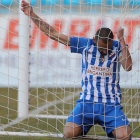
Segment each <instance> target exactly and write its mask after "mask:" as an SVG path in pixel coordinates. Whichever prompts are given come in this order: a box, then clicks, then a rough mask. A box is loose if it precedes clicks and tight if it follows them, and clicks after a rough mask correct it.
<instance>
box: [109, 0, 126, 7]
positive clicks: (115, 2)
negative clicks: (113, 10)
mask: <svg viewBox="0 0 140 140" xmlns="http://www.w3.org/2000/svg"><path fill="white" fill-rule="evenodd" d="M112 2H113V3H112ZM112 4H113V6H122V5H124V4H125V1H124V0H113V1H112V0H107V5H112Z"/></svg>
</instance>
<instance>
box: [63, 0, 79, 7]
mask: <svg viewBox="0 0 140 140" xmlns="http://www.w3.org/2000/svg"><path fill="white" fill-rule="evenodd" d="M63 2H64V5H66V6H68V5H73V6H78V5H79V3H80V0H71V1H70V0H64V1H63Z"/></svg>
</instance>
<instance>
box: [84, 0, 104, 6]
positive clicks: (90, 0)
mask: <svg viewBox="0 0 140 140" xmlns="http://www.w3.org/2000/svg"><path fill="white" fill-rule="evenodd" d="M101 3H102V0H85V4H87V5H91V4H92V5H96V4H97V5H100V4H101Z"/></svg>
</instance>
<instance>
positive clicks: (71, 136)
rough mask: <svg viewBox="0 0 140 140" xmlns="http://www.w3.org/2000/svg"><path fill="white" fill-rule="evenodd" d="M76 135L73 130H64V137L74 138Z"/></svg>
mask: <svg viewBox="0 0 140 140" xmlns="http://www.w3.org/2000/svg"><path fill="white" fill-rule="evenodd" d="M73 137H74V133H73V132H70V131H67V132H64V138H67V139H69V138H73Z"/></svg>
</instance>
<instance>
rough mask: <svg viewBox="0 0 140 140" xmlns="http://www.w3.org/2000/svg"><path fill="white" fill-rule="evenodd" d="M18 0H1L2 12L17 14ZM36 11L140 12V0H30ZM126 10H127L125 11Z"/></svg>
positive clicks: (57, 12)
mask: <svg viewBox="0 0 140 140" xmlns="http://www.w3.org/2000/svg"><path fill="white" fill-rule="evenodd" d="M18 3H19V1H18V0H0V14H7V13H9V10H11V11H10V14H13V13H14V14H17V12H16V11H17V10H18ZM30 3H31V5H32V6H33V7H34V8H35V11H36V12H39V13H45V14H50V13H51V14H52V13H54V14H101V13H102V14H103V13H104V12H105V13H110V14H121V13H122V12H123V10H131V12H132V13H133V14H135V13H138V12H139V4H140V0H30ZM125 12H126V11H125Z"/></svg>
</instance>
